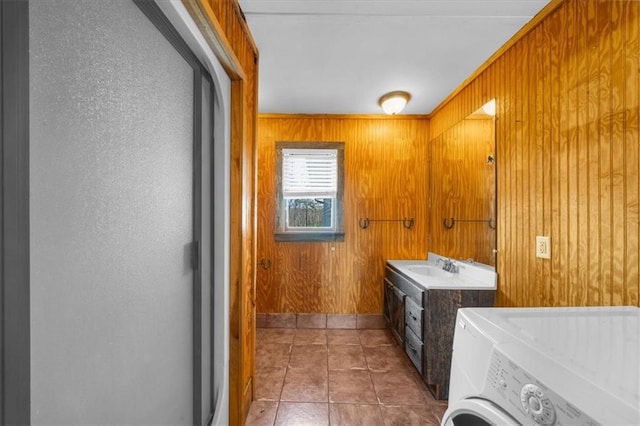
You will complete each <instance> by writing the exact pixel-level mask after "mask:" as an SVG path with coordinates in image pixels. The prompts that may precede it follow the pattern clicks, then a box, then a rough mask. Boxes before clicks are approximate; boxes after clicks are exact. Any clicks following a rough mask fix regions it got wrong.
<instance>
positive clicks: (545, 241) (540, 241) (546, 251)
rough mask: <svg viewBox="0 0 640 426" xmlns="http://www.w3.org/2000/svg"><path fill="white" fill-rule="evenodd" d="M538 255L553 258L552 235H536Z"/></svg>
mask: <svg viewBox="0 0 640 426" xmlns="http://www.w3.org/2000/svg"><path fill="white" fill-rule="evenodd" d="M536 257H540V258H542V259H551V237H548V236H537V237H536Z"/></svg>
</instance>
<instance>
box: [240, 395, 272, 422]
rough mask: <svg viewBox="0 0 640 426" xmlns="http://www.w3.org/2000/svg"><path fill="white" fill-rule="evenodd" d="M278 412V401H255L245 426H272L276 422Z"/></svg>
mask: <svg viewBox="0 0 640 426" xmlns="http://www.w3.org/2000/svg"><path fill="white" fill-rule="evenodd" d="M277 411H278V402H277V401H253V403H252V404H251V408H250V409H249V414H248V415H247V421H246V422H245V425H246V426H272V425H273V423H274V422H275V420H276V412H277Z"/></svg>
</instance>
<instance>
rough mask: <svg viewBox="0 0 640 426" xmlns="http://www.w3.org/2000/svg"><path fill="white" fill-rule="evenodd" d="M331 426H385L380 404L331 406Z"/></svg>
mask: <svg viewBox="0 0 640 426" xmlns="http://www.w3.org/2000/svg"><path fill="white" fill-rule="evenodd" d="M329 420H330V422H331V426H333V425H341V426H383V425H384V420H383V419H382V413H381V412H380V406H379V405H378V404H329Z"/></svg>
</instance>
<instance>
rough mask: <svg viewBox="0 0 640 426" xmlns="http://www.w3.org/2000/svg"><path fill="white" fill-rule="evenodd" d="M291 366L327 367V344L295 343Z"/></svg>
mask: <svg viewBox="0 0 640 426" xmlns="http://www.w3.org/2000/svg"><path fill="white" fill-rule="evenodd" d="M289 368H325V369H326V368H327V347H326V346H325V345H293V347H292V348H291V356H290V357H289Z"/></svg>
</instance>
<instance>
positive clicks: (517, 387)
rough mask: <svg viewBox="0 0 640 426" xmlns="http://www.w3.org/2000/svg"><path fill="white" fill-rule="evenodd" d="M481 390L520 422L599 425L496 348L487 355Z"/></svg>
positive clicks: (557, 425) (558, 425)
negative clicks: (489, 359)
mask: <svg viewBox="0 0 640 426" xmlns="http://www.w3.org/2000/svg"><path fill="white" fill-rule="evenodd" d="M483 393H484V394H485V395H487V396H488V397H489V398H490V399H491V400H493V401H494V402H495V403H497V404H498V405H500V406H501V407H502V408H503V409H505V411H507V412H508V413H509V414H510V415H511V416H513V417H514V418H515V419H517V420H518V421H520V422H521V423H523V424H534V425H540V426H548V425H555V426H561V425H576V424H580V425H586V426H596V425H598V424H599V423H597V422H596V421H594V420H593V419H592V418H590V417H589V416H588V415H586V414H585V413H584V412H582V411H580V410H579V409H578V408H576V407H575V406H573V405H572V404H571V403H570V402H568V401H566V400H565V399H564V398H562V397H560V396H559V395H558V394H556V393H555V392H553V390H551V389H549V388H547V387H546V386H545V385H544V384H543V383H541V382H540V381H538V380H536V379H535V378H534V377H533V376H532V375H531V374H529V373H528V372H527V371H525V370H524V369H522V368H520V367H519V366H518V365H517V364H515V363H514V362H513V361H511V360H510V359H509V358H507V356H505V355H504V354H503V353H502V352H500V351H499V350H497V349H496V348H494V349H493V353H492V354H491V361H490V363H489V371H488V373H487V377H486V382H485V389H484V391H483Z"/></svg>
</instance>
